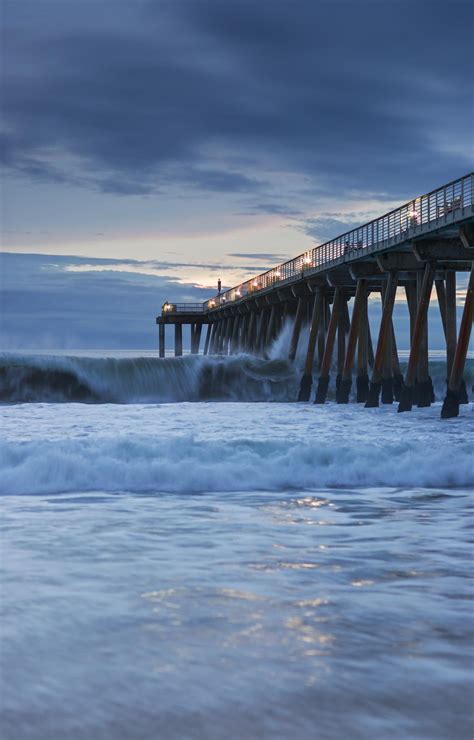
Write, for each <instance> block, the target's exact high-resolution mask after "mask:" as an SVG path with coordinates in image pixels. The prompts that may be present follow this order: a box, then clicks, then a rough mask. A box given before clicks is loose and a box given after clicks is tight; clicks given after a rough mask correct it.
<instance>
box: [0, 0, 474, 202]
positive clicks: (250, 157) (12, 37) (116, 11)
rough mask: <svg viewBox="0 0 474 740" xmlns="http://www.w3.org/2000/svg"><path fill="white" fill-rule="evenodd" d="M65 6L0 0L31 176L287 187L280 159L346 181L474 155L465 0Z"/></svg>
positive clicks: (322, 180) (426, 182)
mask: <svg viewBox="0 0 474 740" xmlns="http://www.w3.org/2000/svg"><path fill="white" fill-rule="evenodd" d="M58 6H59V4H58V3H57V2H56V1H54V2H53V0H43V2H42V3H41V13H40V12H38V11H37V9H35V4H34V3H30V2H26V0H18V2H17V1H15V2H13V0H6V3H5V29H4V32H3V38H4V40H5V44H4V46H5V49H4V60H5V64H4V94H3V106H4V110H5V120H6V124H5V130H4V134H3V147H2V148H3V160H4V162H5V163H6V165H7V167H8V168H9V169H10V170H13V171H15V172H17V173H20V174H21V175H22V176H23V177H27V178H29V179H34V180H41V179H42V180H44V181H46V182H56V183H58V184H61V183H65V184H67V183H71V184H80V185H82V186H84V187H87V188H95V189H98V190H99V191H103V192H107V193H116V194H118V195H137V196H142V195H144V194H147V193H157V192H159V191H160V189H163V188H165V189H167V188H171V187H173V186H174V185H178V186H180V187H187V188H192V189H196V190H198V191H202V192H203V193H205V192H210V193H212V192H228V193H236V194H250V193H251V194H261V193H262V192H267V191H268V192H271V191H272V190H274V189H275V188H278V189H279V191H280V192H281V191H284V192H283V197H284V198H285V199H286V200H287V201H288V202H290V201H291V199H292V198H293V199H294V196H295V195H297V194H295V193H294V192H292V191H291V188H290V187H289V184H288V182H287V181H286V179H285V174H284V173H299V175H301V176H302V177H304V178H306V179H307V186H308V188H309V189H311V188H316V189H320V188H321V187H323V188H324V190H325V192H326V193H328V192H331V193H334V194H335V193H339V194H340V196H341V197H343V196H344V193H348V192H349V191H350V190H351V189H352V188H354V187H361V186H363V187H371V188H372V189H373V190H375V191H379V190H381V189H384V190H385V189H387V187H388V188H389V190H390V192H391V193H392V195H397V194H399V193H401V192H402V191H403V192H405V190H406V183H407V179H408V180H409V181H410V182H411V183H413V188H414V191H415V192H416V191H418V189H421V190H424V189H427V188H429V187H431V186H432V185H433V184H436V183H438V182H442V181H443V180H445V179H449V178H450V177H454V176H457V175H459V174H461V173H462V171H463V170H467V169H468V168H469V167H470V157H471V156H472V139H471V132H470V106H471V103H472V98H471V99H470V96H469V95H466V90H467V89H469V85H470V82H471V79H470V77H471V57H470V55H471V41H472V39H471V36H472V18H473V7H472V5H471V4H470V3H467V2H454V3H452V6H455V9H453V11H452V12H450V13H449V23H447V22H446V9H445V5H443V4H441V3H438V2H434V1H433V2H429V1H428V2H423V3H408V2H404V1H403V0H402V2H392V1H388V2H383V3H375V2H369V3H368V2H358V1H357V0H355V1H354V2H351V3H343V4H341V3H339V2H333V3H328V2H322V1H321V0H301V1H300V2H299V3H298V9H297V12H296V11H295V8H294V7H293V6H292V5H291V4H290V3H283V2H278V3H270V2H261V3H250V2H247V1H246V0H228V2H225V3H223V2H222V1H221V0H199V1H198V2H196V1H195V0H180V2H178V3H169V2H164V1H159V2H144V1H140V2H137V3H114V4H113V6H112V5H106V6H105V12H104V13H103V14H96V13H91V12H90V11H91V5H90V4H89V3H80V4H78V3H76V4H74V3H71V2H64V3H62V4H61V8H60V9H58ZM420 29H423V34H422V38H420ZM401 39H402V40H403V44H402V45H401ZM446 132H449V136H448V141H447V140H446ZM453 142H456V146H453ZM71 161H73V162H74V166H73V167H72V168H71V166H70V163H71ZM252 208H253V210H255V211H261V212H265V213H278V214H281V215H288V216H291V208H292V207H291V204H290V205H288V206H287V207H286V208H285V205H284V203H282V204H281V205H274V204H273V203H272V201H271V200H268V202H265V201H261V202H260V204H257V205H255V206H253V207H252ZM296 210H298V208H297V207H296Z"/></svg>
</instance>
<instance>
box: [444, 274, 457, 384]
mask: <svg viewBox="0 0 474 740" xmlns="http://www.w3.org/2000/svg"><path fill="white" fill-rule="evenodd" d="M445 313H446V368H447V374H446V377H447V378H448V380H449V378H450V376H451V371H452V369H453V362H454V355H455V353H456V333H457V327H456V273H455V271H454V270H446V311H445Z"/></svg>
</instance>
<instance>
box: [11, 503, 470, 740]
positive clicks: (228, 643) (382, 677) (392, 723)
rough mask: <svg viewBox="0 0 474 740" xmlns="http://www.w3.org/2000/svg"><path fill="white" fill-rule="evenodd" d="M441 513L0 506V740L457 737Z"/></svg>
mask: <svg viewBox="0 0 474 740" xmlns="http://www.w3.org/2000/svg"><path fill="white" fill-rule="evenodd" d="M442 493H443V492H442V491H438V492H436V491H433V492H431V493H430V495H428V492H427V491H422V490H420V489H418V490H414V491H410V490H408V489H404V490H400V489H385V490H384V489H364V490H358V491H357V490H351V491H349V490H340V491H320V492H314V493H307V492H298V493H296V494H295V495H288V494H287V493H286V494H276V493H273V494H271V493H268V494H263V493H253V494H252V493H248V494H241V495H235V496H232V495H230V494H227V495H226V496H223V495H219V494H213V495H210V494H209V495H202V496H199V497H192V496H176V495H173V496H166V495H160V496H155V495H151V496H131V495H125V494H124V495H116V496H113V497H109V498H108V499H107V506H104V497H103V495H102V494H101V493H100V492H98V493H97V495H95V494H90V493H89V494H87V496H85V497H84V500H85V502H86V503H87V505H86V506H81V494H80V493H77V494H76V495H75V496H74V498H71V496H70V495H68V496H64V497H61V496H58V497H56V498H55V499H54V504H53V503H52V502H51V501H49V500H48V499H46V498H42V497H37V498H29V499H22V498H21V497H18V498H15V497H11V498H8V499H5V500H4V508H5V522H6V528H5V537H4V549H5V555H6V557H5V558H4V562H3V575H2V582H3V584H4V593H3V599H2V607H3V634H2V643H3V644H2V651H3V658H2V669H3V676H2V678H3V697H4V712H3V717H2V720H1V725H0V730H1V731H2V735H1V736H2V740H3V738H5V740H46V738H47V740H63V738H66V737H67V738H68V740H69V739H70V738H72V740H86V739H87V740H89V739H90V738H93V739H94V740H111V739H113V740H124V739H125V738H126V739H127V740H128V739H129V740H132V738H133V740H135V739H136V738H145V739H146V740H148V738H150V740H151V738H156V737H160V738H166V740H168V739H169V740H178V739H179V740H181V738H188V737H189V738H198V739H200V738H202V739H203V740H204V738H205V739H206V740H207V739H208V738H211V740H212V739H214V738H215V739H220V740H224V738H226V739H227V738H257V737H263V738H289V737H298V738H302V739H303V740H306V738H308V739H309V738H311V739H312V738H315V737H316V738H319V737H321V738H331V739H332V738H336V740H337V739H338V738H341V739H342V738H344V740H345V738H348V737H350V738H356V739H357V738H361V739H362V738H364V739H365V738H369V739H370V740H372V738H374V739H375V738H376V739H377V740H378V738H385V737H390V738H392V737H393V738H397V739H399V740H402V738H403V740H405V738H451V737H452V738H468V737H470V735H471V734H472V728H473V724H472V722H473V713H472V703H471V697H472V694H471V688H472V665H473V663H472V622H473V620H472V596H473V594H472V587H471V586H470V579H471V578H472V571H471V565H470V563H471V561H470V553H471V549H470V548H471V545H470V542H469V537H470V528H468V527H466V524H467V523H470V524H471V526H472V519H470V518H469V517H470V515H471V512H470V504H469V496H468V492H467V491H461V490H457V491H452V492H451V494H450V495H449V496H443V495H442ZM71 501H74V504H75V505H74V506H73V507H71ZM323 511H324V512H325V516H324V517H322V516H321V513H322V512H323ZM326 514H327V516H326ZM426 518H428V519H429V521H430V527H429V528H426V527H425V526H424V524H423V523H422V522H424V521H425V520H426ZM211 522H212V525H211ZM308 524H310V525H311V526H308ZM328 524H329V525H330V526H328ZM290 525H291V526H290ZM440 697H442V698H443V700H442V701H441V700H440Z"/></svg>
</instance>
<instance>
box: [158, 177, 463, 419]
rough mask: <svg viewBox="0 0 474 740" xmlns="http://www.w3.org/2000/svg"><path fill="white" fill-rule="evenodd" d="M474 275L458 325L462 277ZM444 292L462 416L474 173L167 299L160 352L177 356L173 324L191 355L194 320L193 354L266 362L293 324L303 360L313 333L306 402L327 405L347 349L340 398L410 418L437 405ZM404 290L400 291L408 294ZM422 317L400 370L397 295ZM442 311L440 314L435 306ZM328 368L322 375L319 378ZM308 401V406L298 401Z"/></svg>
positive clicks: (453, 393)
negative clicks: (210, 288) (263, 265)
mask: <svg viewBox="0 0 474 740" xmlns="http://www.w3.org/2000/svg"><path fill="white" fill-rule="evenodd" d="M459 272H467V273H468V274H469V279H468V286H467V291H466V295H465V298H464V302H463V303H464V305H463V311H462V318H461V321H460V324H459V328H458V326H457V318H456V281H457V273H459ZM433 288H434V289H435V290H436V295H437V299H438V304H439V311H440V314H441V321H442V325H443V330H444V337H445V342H446V358H447V359H446V378H447V390H446V397H445V399H444V403H443V407H442V411H441V416H442V417H443V418H449V417H453V416H457V415H458V413H459V404H462V403H466V402H467V391H466V386H465V383H464V380H463V372H464V366H465V362H466V357H467V351H468V346H469V339H470V334H471V328H472V322H473V310H474V295H473V293H474V173H470V174H468V175H466V176H464V177H461V178H459V179H457V180H454V181H452V182H450V183H448V184H447V185H443V186H442V187H440V188H437V189H436V190H433V191H432V192H430V193H427V194H425V195H421V196H419V197H416V198H414V199H413V200H410V201H409V202H407V203H405V204H403V205H402V206H400V207H399V208H397V209H395V210H393V211H390V213H387V214H385V215H383V216H381V217H380V218H376V219H374V220H373V221H370V222H369V223H366V224H364V225H363V226H359V227H358V228H355V229H352V230H351V231H348V232H346V233H344V234H342V235H340V236H337V237H336V238H334V239H332V240H330V241H328V242H326V243H324V244H321V245H319V246H316V247H314V248H312V249H310V250H308V251H307V252H305V253H303V254H300V255H298V256H297V257H295V258H294V259H292V260H289V261H287V262H284V263H283V264H280V265H277V266H276V267H273V268H272V269H270V270H267V271H266V272H264V273H262V274H260V275H257V276H256V277H254V278H252V279H251V280H247V281H245V282H243V283H241V284H240V285H238V286H236V287H234V288H231V289H230V290H226V291H224V292H222V293H220V294H218V295H216V296H214V297H212V298H210V299H209V300H207V301H205V302H204V303H188V304H180V303H172V302H170V303H165V304H164V305H163V308H162V313H161V315H160V316H158V317H157V319H156V323H157V324H158V327H159V354H160V357H164V356H165V325H166V324H173V325H174V331H175V335H174V336H175V345H174V350H175V355H177V356H179V355H181V354H182V352H183V341H182V336H183V335H182V332H183V325H184V324H187V325H189V327H190V334H191V352H192V353H193V354H197V353H199V351H200V346H201V339H202V329H203V326H205V328H206V332H205V339H204V346H203V353H204V354H205V355H208V354H211V355H228V354H236V353H239V352H246V353H251V354H255V355H257V356H261V357H265V356H266V355H267V352H268V349H269V347H270V345H271V343H272V342H273V340H274V339H275V338H276V337H277V335H278V333H279V332H280V329H281V327H282V325H283V322H284V321H285V320H286V319H289V318H291V319H292V321H293V330H292V335H291V339H290V342H289V346H288V359H289V360H290V361H294V359H295V357H296V352H297V349H298V344H299V341H300V335H301V329H302V327H303V325H304V324H307V325H308V326H309V338H308V343H307V348H306V355H305V363H304V369H303V374H302V377H301V382H300V388H299V394H298V400H299V401H309V400H310V399H311V395H312V392H313V386H314V402H315V403H317V404H322V403H325V401H326V397H327V392H328V388H329V384H330V381H331V378H330V368H331V364H332V360H333V355H334V354H336V358H337V360H336V367H337V374H336V378H335V386H336V401H337V403H339V404H346V403H348V402H349V397H350V393H351V389H352V384H353V377H354V376H355V382H356V393H357V395H356V400H357V403H364V404H365V406H366V407H375V406H378V405H379V403H384V404H390V403H394V402H397V403H398V411H399V412H406V411H410V410H411V409H412V407H413V406H414V405H416V406H418V407H425V406H430V405H431V403H432V402H433V401H434V393H433V385H432V382H431V378H430V375H429V365H428V352H429V332H428V311H429V310H430V297H431V293H432V290H433ZM397 291H398V292H397ZM371 294H379V295H380V297H381V301H382V315H381V320H380V326H379V328H378V333H377V334H376V335H375V334H374V335H372V332H371V328H370V325H369V319H368V298H369V296H370V295H371ZM400 295H403V297H404V300H405V301H406V303H407V307H408V312H409V317H410V354H409V359H408V364H407V368H406V371H405V374H404V375H402V374H401V372H400V363H399V358H398V349H397V338H396V332H395V326H394V322H393V309H394V304H395V300H396V297H398V299H400ZM431 310H432V307H431ZM315 366H316V367H317V377H316V372H315ZM295 400H296V399H295Z"/></svg>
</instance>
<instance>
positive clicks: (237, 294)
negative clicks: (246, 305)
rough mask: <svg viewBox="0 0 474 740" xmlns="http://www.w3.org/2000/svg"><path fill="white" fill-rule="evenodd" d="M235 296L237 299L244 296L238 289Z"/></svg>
mask: <svg viewBox="0 0 474 740" xmlns="http://www.w3.org/2000/svg"><path fill="white" fill-rule="evenodd" d="M235 295H236V296H237V298H240V296H241V295H242V293H241V290H240V288H237V290H236V291H235Z"/></svg>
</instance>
